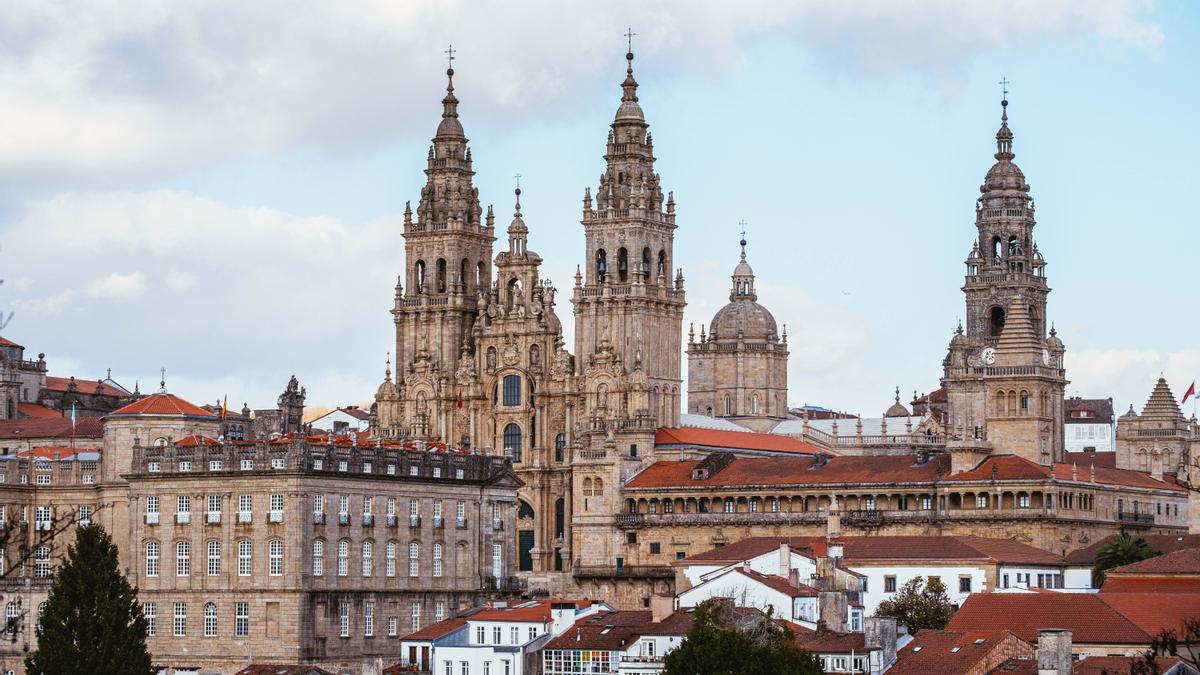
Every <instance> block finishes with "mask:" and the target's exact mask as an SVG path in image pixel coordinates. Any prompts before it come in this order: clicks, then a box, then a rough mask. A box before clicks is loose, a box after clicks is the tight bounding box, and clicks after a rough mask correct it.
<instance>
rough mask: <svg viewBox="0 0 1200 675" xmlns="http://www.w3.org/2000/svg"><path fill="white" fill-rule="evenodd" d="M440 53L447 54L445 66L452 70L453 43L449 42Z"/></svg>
mask: <svg viewBox="0 0 1200 675" xmlns="http://www.w3.org/2000/svg"><path fill="white" fill-rule="evenodd" d="M442 53H443V54H445V55H446V56H447V60H446V67H447V68H449V69H450V70H454V45H453V44H451V45H450V46H449V47H447V48H446V50H445V51H443V52H442Z"/></svg>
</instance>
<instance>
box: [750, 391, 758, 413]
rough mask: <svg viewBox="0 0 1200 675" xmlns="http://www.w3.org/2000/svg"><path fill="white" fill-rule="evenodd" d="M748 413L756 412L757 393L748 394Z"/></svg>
mask: <svg viewBox="0 0 1200 675" xmlns="http://www.w3.org/2000/svg"><path fill="white" fill-rule="evenodd" d="M750 414H751V415H757V414H758V394H752V395H751V396H750Z"/></svg>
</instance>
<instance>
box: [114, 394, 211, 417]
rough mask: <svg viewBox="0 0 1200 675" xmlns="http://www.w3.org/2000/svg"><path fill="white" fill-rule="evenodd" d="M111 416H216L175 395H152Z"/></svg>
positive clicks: (119, 409)
mask: <svg viewBox="0 0 1200 675" xmlns="http://www.w3.org/2000/svg"><path fill="white" fill-rule="evenodd" d="M109 415H172V416H174V415H179V416H184V417H205V418H209V419H212V418H213V417H214V416H213V414H212V413H210V412H208V411H207V410H205V409H204V408H201V407H200V406H198V405H193V404H191V403H188V402H187V401H185V400H183V399H181V398H179V397H178V396H176V395H174V394H164V393H158V394H150V395H149V396H143V397H142V398H139V399H138V400H136V401H134V402H133V403H130V404H129V405H127V406H124V407H122V408H118V409H116V410H114V411H112V412H111V413H109Z"/></svg>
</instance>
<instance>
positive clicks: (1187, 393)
mask: <svg viewBox="0 0 1200 675" xmlns="http://www.w3.org/2000/svg"><path fill="white" fill-rule="evenodd" d="M1195 395H1196V381H1195V380H1192V386H1190V387H1188V390H1187V391H1185V392H1183V400H1182V401H1180V402H1179V405H1183V404H1184V403H1187V400H1188V398H1189V397H1192V396H1195Z"/></svg>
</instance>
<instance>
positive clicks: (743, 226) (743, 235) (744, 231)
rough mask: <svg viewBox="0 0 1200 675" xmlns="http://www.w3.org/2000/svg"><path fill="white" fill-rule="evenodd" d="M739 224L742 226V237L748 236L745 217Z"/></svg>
mask: <svg viewBox="0 0 1200 675" xmlns="http://www.w3.org/2000/svg"><path fill="white" fill-rule="evenodd" d="M738 225H740V226H741V227H742V239H745V238H746V220H745V219H744V218H743V219H742V220H739V221H738Z"/></svg>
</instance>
